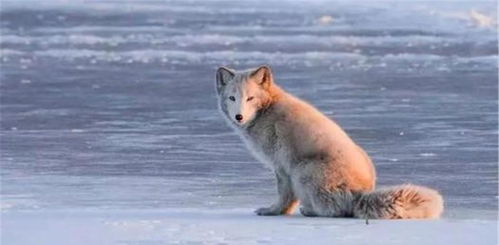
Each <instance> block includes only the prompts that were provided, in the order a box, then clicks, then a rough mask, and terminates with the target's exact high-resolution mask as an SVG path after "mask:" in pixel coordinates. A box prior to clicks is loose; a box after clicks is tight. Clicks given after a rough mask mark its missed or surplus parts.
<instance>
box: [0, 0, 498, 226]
mask: <svg viewBox="0 0 499 245" xmlns="http://www.w3.org/2000/svg"><path fill="white" fill-rule="evenodd" d="M0 13H1V24H0V28H1V40H0V44H1V54H0V64H1V71H0V113H1V114H0V126H1V130H0V161H1V162H0V163H1V199H2V200H1V209H2V210H4V211H6V210H31V211H32V210H60V209H69V210H111V209H113V210H115V209H120V210H121V209H163V208H175V207H188V208H236V207H237V208H239V207H244V208H256V207H259V206H261V205H266V204H268V203H270V202H271V201H272V200H273V198H274V195H275V194H274V193H275V192H276V191H275V187H274V184H273V181H274V180H273V175H272V173H271V172H270V171H269V170H267V169H264V168H263V166H262V164H260V163H258V162H257V161H256V160H254V159H253V158H252V157H251V156H250V155H249V153H248V152H247V150H246V149H245V148H244V147H243V145H242V143H241V141H240V140H239V138H238V137H237V136H236V135H235V134H234V133H233V132H232V130H231V129H230V128H229V127H228V126H226V125H225V122H224V121H223V119H222V117H221V116H220V115H219V113H218V111H217V107H216V96H215V92H214V82H215V81H214V73H215V69H216V68H217V67H218V66H221V65H227V66H230V67H233V68H236V69H246V68H250V67H255V66H258V65H260V64H264V63H265V64H269V65H271V66H272V68H273V71H274V77H275V80H276V82H277V83H279V84H280V85H282V86H283V87H284V88H285V89H287V90H288V91H290V92H291V93H294V94H296V95H298V96H299V97H301V98H304V99H306V100H308V101H310V102H311V103H312V104H314V105H316V106H317V107H319V108H320V109H321V110H322V111H324V112H325V113H326V114H327V115H328V116H330V117H332V118H334V119H335V120H336V121H337V122H338V123H339V124H340V125H341V126H342V127H343V128H344V129H345V130H346V131H347V132H348V133H349V134H350V135H351V136H352V137H353V139H354V140H355V141H357V142H358V143H359V144H360V145H361V146H363V147H364V148H365V149H366V150H367V152H368V153H369V154H370V155H371V157H372V158H373V160H374V162H375V165H376V167H377V172H378V186H383V185H392V184H400V183H408V182H410V183H416V184H423V185H428V186H431V187H434V188H436V189H438V190H440V191H441V192H442V194H443V195H444V198H445V200H446V206H447V210H448V211H447V213H446V215H447V216H455V217H460V216H465V215H467V214H470V212H471V211H477V210H481V211H490V212H495V210H496V209H497V202H498V199H497V185H498V179H497V174H498V172H497V171H498V169H497V164H498V158H497V154H498V150H497V147H498V141H497V139H498V130H497V129H498V124H497V118H498V113H497V112H498V103H497V99H498V98H497V92H498V91H497V89H498V87H497V85H498V73H497V72H498V62H497V58H498V46H497V17H496V16H497V3H496V1H471V0H470V1H459V2H455V1H358V2H353V1H352V2H349V1H275V0H266V1H260V0H255V1H237V2H236V1H224V0H222V1H218V0H216V1H211V0H210V1H196V0H193V1H127V2H124V1H85V2H75V1H41V2H40V1H36V2H35V1H5V0H3V1H2V2H1V12H0ZM462 210H466V212H461V211H462ZM481 214H482V215H485V216H487V217H490V218H495V217H496V215H490V213H489V212H481Z"/></svg>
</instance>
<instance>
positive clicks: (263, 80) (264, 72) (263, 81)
mask: <svg viewBox="0 0 499 245" xmlns="http://www.w3.org/2000/svg"><path fill="white" fill-rule="evenodd" d="M250 78H251V79H253V80H254V81H255V82H257V83H258V84H259V85H261V86H262V87H263V88H268V87H269V86H270V85H271V84H272V83H273V82H274V79H273V78H272V70H271V69H270V66H267V65H263V66H260V67H258V68H256V70H254V71H253V72H252V73H251V75H250Z"/></svg>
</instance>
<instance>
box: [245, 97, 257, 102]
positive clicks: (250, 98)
mask: <svg viewBox="0 0 499 245" xmlns="http://www.w3.org/2000/svg"><path fill="white" fill-rule="evenodd" d="M254 98H255V97H253V96H251V97H249V98H248V99H247V100H246V101H250V100H252V99H254Z"/></svg>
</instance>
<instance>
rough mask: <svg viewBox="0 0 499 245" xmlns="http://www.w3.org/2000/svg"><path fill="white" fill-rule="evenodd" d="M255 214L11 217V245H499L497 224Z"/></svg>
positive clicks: (7, 234)
mask: <svg viewBox="0 0 499 245" xmlns="http://www.w3.org/2000/svg"><path fill="white" fill-rule="evenodd" d="M251 212H252V210H246V209H224V210H195V209H173V210H156V211H129V212H113V211H109V212H95V211H93V212H84V211H83V212H65V211H55V212H42V213H40V212H32V213H31V212H30V213H23V214H19V213H7V214H4V215H3V219H4V221H3V224H2V229H4V232H3V234H2V239H3V241H4V242H5V243H4V244H72V245H80V244H81V245H87V244H93V245H100V244H143V245H151V244H154V245H156V244H158V245H159V244H297V242H299V243H302V244H303V243H304V244H356V245H357V244H382V245H387V244H407V245H412V244H414V245H420V244H453V245H459V244H463V245H465V244H466V245H467V244H496V242H495V241H497V235H496V232H497V226H496V222H497V220H495V219H489V220H487V219H464V220H463V219H458V220H452V219H443V220H437V221H425V220H417V221H414V220H412V221H407V220H397V221H387V220H370V221H369V224H367V225H366V222H365V221H364V220H359V219H330V218H305V217H303V216H298V215H297V216H287V217H284V216H281V217H259V216H255V215H251Z"/></svg>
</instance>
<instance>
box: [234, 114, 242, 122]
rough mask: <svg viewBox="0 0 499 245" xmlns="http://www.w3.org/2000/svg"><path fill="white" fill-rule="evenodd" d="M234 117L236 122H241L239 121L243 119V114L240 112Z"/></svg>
mask: <svg viewBox="0 0 499 245" xmlns="http://www.w3.org/2000/svg"><path fill="white" fill-rule="evenodd" d="M235 118H236V120H237V121H238V122H241V121H242V120H243V115H241V114H236V117H235Z"/></svg>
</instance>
